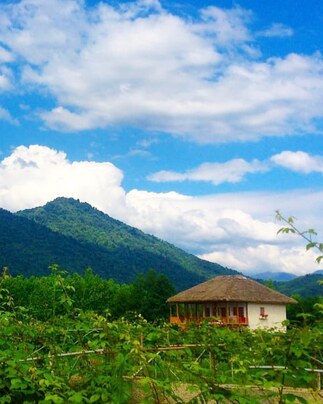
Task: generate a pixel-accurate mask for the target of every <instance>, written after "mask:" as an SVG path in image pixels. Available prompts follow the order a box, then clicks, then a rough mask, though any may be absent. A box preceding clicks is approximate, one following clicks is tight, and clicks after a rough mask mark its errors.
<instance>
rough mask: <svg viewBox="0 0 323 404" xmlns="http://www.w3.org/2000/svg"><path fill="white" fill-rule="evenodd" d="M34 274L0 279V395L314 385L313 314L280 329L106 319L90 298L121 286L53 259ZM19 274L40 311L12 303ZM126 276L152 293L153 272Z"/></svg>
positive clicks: (318, 334) (89, 396) (261, 392)
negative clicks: (44, 272) (309, 320)
mask: <svg viewBox="0 0 323 404" xmlns="http://www.w3.org/2000/svg"><path fill="white" fill-rule="evenodd" d="M40 280H41V282H39V283H37V278H35V277H34V278H27V279H26V278H22V277H17V278H10V277H9V275H8V273H7V271H5V272H4V274H3V276H2V278H1V279H0V362H1V366H0V403H22V402H39V403H65V402H71V403H106V402H111V403H120V404H122V403H128V402H129V401H130V399H131V400H132V402H142V403H144V402H147V403H150V402H155V403H161V402H165V401H166V402H170V401H169V400H170V398H172V399H173V400H174V401H175V402H178V403H181V402H184V401H183V399H182V398H181V395H180V394H179V393H178V387H181V386H188V387H189V389H191V390H192V393H191V394H192V395H193V396H194V397H195V398H194V397H192V398H191V403H193V402H196V403H197V402H201V403H206V402H208V401H210V400H214V401H216V402H235V403H261V402H264V401H265V400H266V399H271V398H273V396H275V397H276V398H278V400H279V401H280V402H281V403H283V402H286V403H287V402H291V401H292V400H294V399H295V397H294V396H293V395H290V393H288V394H287V393H286V392H285V387H286V386H293V387H313V388H315V387H316V378H315V375H314V374H313V373H311V372H308V371H305V370H304V369H305V368H308V369H311V368H315V367H318V364H319V363H322V360H323V358H322V356H323V351H322V347H323V340H322V337H323V333H322V331H323V329H322V321H321V320H320V321H317V322H316V323H315V324H312V325H311V327H310V328H309V326H308V325H305V326H303V325H302V326H298V327H290V328H289V329H288V331H287V332H286V333H283V332H277V331H275V330H271V331H270V332H269V331H264V330H256V331H254V332H252V331H249V330H248V329H244V328H242V329H228V328H225V327H220V326H214V325H211V324H209V323H208V322H204V323H201V324H199V326H196V325H194V324H192V325H191V326H189V327H186V328H185V329H182V328H177V327H174V326H170V325H169V324H168V323H160V324H158V325H157V324H155V325H153V324H152V323H149V322H147V321H146V320H145V319H144V318H143V317H142V316H141V315H137V316H135V315H133V316H132V318H131V320H130V319H126V318H118V319H115V320H113V319H111V315H110V313H109V310H108V311H107V310H102V309H103V307H100V306H97V307H96V308H94V306H93V305H94V303H95V302H97V301H99V300H100V299H101V298H102V297H103V296H104V287H107V288H110V289H107V291H108V292H109V293H108V295H109V299H112V300H113V293H114V292H115V291H118V290H119V291H120V290H121V289H122V285H118V284H116V283H115V282H114V281H113V282H112V283H111V282H110V281H106V280H102V279H100V278H99V277H98V276H96V275H94V274H93V273H92V272H91V271H87V272H86V274H85V275H84V276H83V277H82V276H80V275H78V274H74V275H67V276H66V274H65V273H64V271H61V270H60V268H59V267H57V266H53V267H52V273H51V275H49V276H48V277H42V278H40ZM32 281H33V282H32ZM15 282H17V284H15ZM24 282H26V284H27V285H28V287H26V289H25V291H24V293H27V290H29V291H31V286H35V285H36V284H37V285H38V286H39V285H40V284H43V285H45V286H44V289H42V290H41V293H42V295H41V296H42V298H43V299H45V300H46V297H48V307H47V316H44V318H41V316H40V312H37V311H36V307H32V306H29V307H27V308H24V307H21V306H20V305H19V304H18V301H17V300H16V299H18V296H19V294H16V293H12V291H15V287H23V286H24ZM86 282H88V285H89V286H88V289H86V287H87V285H86ZM136 282H137V285H136V286H133V290H132V291H129V289H128V292H129V296H131V295H132V292H134V291H135V290H136V287H137V288H138V290H137V291H136V293H138V291H139V290H141V288H144V289H146V290H148V289H152V297H153V298H154V299H155V298H156V294H155V293H154V291H156V290H158V287H159V288H160V287H163V286H165V285H167V282H166V280H165V279H163V278H160V276H159V275H158V274H157V273H154V272H150V273H149V274H147V275H146V276H140V277H139V278H138V279H137V281H136ZM80 285H81V287H80ZM14 286H15V287H14ZM126 286H127V288H129V287H130V285H126ZM119 288H121V289H119ZM11 293H12V294H11ZM37 293H38V292H37ZM87 294H89V300H88V301H87V300H86V295H87ZM96 294H98V295H96ZM132 296H133V297H134V298H135V299H137V298H138V296H136V295H135V294H134V295H132ZM26 297H27V295H26V296H25V298H26ZM146 297H147V296H146ZM96 298H97V299H96ZM37 301H38V303H40V297H39V300H37ZM20 303H22V301H21V302H20ZM154 309H155V308H154ZM153 312H154V311H153ZM320 319H321V318H320ZM192 344H193V345H192ZM259 366H267V367H266V368H259ZM274 366H276V367H277V366H280V367H279V368H274ZM232 385H233V386H235V387H232ZM230 386H231V387H230ZM248 386H259V387H260V388H259V389H258V390H255V389H254V388H251V387H248ZM272 388H275V390H272ZM136 397H137V401H136V400H135V399H136ZM194 400H195V401H194ZM299 400H301V402H306V401H304V398H302V397H300V398H299ZM302 400H303V401H302Z"/></svg>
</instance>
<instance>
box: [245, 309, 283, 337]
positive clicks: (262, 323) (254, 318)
mask: <svg viewBox="0 0 323 404" xmlns="http://www.w3.org/2000/svg"><path fill="white" fill-rule="evenodd" d="M261 307H264V309H265V313H266V314H267V317H266V319H261V316H260V308H261ZM248 319H249V327H250V328H251V329H255V328H276V329H278V330H281V331H285V329H286V328H285V327H284V326H283V325H282V322H283V321H284V320H286V306H285V305H281V304H265V303H262V304H258V303H248Z"/></svg>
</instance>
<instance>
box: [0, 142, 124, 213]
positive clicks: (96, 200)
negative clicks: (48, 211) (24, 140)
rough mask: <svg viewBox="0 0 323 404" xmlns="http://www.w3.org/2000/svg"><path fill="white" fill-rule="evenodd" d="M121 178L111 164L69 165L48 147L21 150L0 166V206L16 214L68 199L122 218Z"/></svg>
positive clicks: (16, 151) (14, 152)
mask: <svg viewBox="0 0 323 404" xmlns="http://www.w3.org/2000/svg"><path fill="white" fill-rule="evenodd" d="M122 178H123V174H122V172H121V171H120V170H119V169H118V168H117V167H115V166H114V165H113V164H111V163H95V162H89V161H76V162H70V161H69V160H68V159H67V156H66V154H65V153H64V152H59V151H56V150H53V149H50V148H48V147H45V146H39V145H32V146H29V147H25V146H19V147H17V148H16V149H15V150H14V151H13V152H12V154H11V155H10V156H9V157H7V158H5V159H4V160H3V161H2V162H1V164H0V206H1V207H2V208H6V209H9V210H13V211H16V210H20V209H25V208H30V207H35V206H40V205H43V204H45V203H46V202H48V201H50V200H53V199H55V198H57V197H59V196H65V197H73V198H77V199H80V200H82V201H87V202H89V203H90V204H92V205H93V206H95V207H97V208H98V209H101V210H103V211H105V212H107V211H109V212H110V213H111V214H113V215H115V216H119V214H120V210H122V206H123V202H124V190H123V188H122V187H121V185H120V183H121V181H122ZM106 189H107V190H109V191H108V194H106V191H105V190H106Z"/></svg>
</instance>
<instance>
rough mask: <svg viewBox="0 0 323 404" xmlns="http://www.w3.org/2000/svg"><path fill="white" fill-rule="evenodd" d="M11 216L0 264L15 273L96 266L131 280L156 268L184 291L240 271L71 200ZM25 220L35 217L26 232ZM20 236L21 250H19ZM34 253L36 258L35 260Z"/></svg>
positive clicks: (121, 279)
mask: <svg viewBox="0 0 323 404" xmlns="http://www.w3.org/2000/svg"><path fill="white" fill-rule="evenodd" d="M7 214H9V216H10V215H11V216H12V217H11V219H12V220H13V218H15V220H13V222H14V223H12V226H13V228H12V230H11V237H10V238H7V239H6V243H7V244H8V245H7V247H6V255H4V254H3V244H4V241H3V242H2V241H1V245H0V259H1V261H0V265H2V266H3V265H9V266H10V269H11V272H13V273H28V274H31V273H33V274H38V273H44V272H45V268H47V266H48V265H49V264H51V263H58V264H59V265H61V266H63V267H64V268H65V269H67V270H69V271H78V272H79V271H83V270H84V269H85V268H86V267H89V266H90V267H91V268H92V269H93V270H94V271H95V272H96V273H98V274H99V275H101V276H103V277H106V278H107V277H113V278H114V279H116V280H117V281H119V282H130V281H132V280H133V279H134V278H135V277H136V275H137V274H138V273H141V272H145V271H147V270H148V269H150V268H153V269H155V270H156V271H158V272H162V273H164V274H165V275H167V276H168V277H169V279H170V280H171V282H172V283H173V284H174V285H175V286H176V288H177V289H178V290H181V289H184V288H187V287H190V286H193V285H195V284H197V283H199V282H201V281H203V280H205V279H208V278H211V277H213V276H216V275H220V274H228V275H229V274H235V273H237V272H236V271H233V270H230V269H227V268H224V267H222V266H221V265H218V264H213V263H210V262H208V261H204V260H201V259H199V258H197V257H196V256H194V255H191V254H188V253H186V252H184V251H183V250H181V249H179V248H177V247H175V246H173V245H171V244H169V243H167V242H165V241H162V240H160V239H158V238H156V237H154V236H151V235H147V234H145V233H143V232H142V231H140V230H138V229H136V228H133V227H131V226H128V225H126V224H124V223H122V222H120V221H118V220H115V219H113V218H111V217H110V216H108V215H106V214H104V213H102V212H100V211H99V210H97V209H95V208H93V207H91V206H90V205H89V204H87V203H81V202H79V201H76V200H74V199H71V198H58V199H56V200H55V201H52V202H49V203H47V204H46V205H45V206H43V207H39V208H34V209H29V210H24V211H20V212H18V213H16V214H15V215H13V214H10V213H9V212H7ZM19 220H25V221H26V220H28V221H29V224H28V226H27V225H26V223H27V222H24V223H25V224H24V225H23V226H25V229H24V230H23V232H22V233H21V234H19V231H20V228H21V226H22V225H21V224H20V225H19V224H18V222H19ZM32 224H33V226H32ZM46 231H47V233H46ZM39 232H40V233H41V234H42V236H39ZM45 233H46V234H45ZM3 237H5V236H3ZM56 237H57V238H56ZM17 238H18V239H19V248H17V252H16V253H14V250H15V243H17ZM43 239H45V241H42V240H43ZM64 243H65V244H64ZM62 244H63V245H62ZM67 246H68V247H67ZM44 247H45V248H44ZM31 250H32V251H31ZM24 251H26V252H27V255H26V258H28V262H29V264H28V265H31V268H27V261H26V259H25V258H23V257H22V256H21V257H20V258H19V259H18V258H17V255H20V252H21V255H23V254H24ZM9 252H10V254H11V255H10V254H9ZM8 254H9V255H10V260H9V261H10V262H9V261H8V260H7V261H8V262H7V263H6V262H5V260H3V256H7V257H9V255H8ZM29 257H34V262H33V260H29ZM14 258H16V259H17V261H19V265H18V262H15V260H14ZM37 263H38V264H37Z"/></svg>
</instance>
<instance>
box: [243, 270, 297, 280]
mask: <svg viewBox="0 0 323 404" xmlns="http://www.w3.org/2000/svg"><path fill="white" fill-rule="evenodd" d="M250 276H251V277H252V278H254V279H261V280H264V281H268V280H270V279H271V280H273V281H278V282H286V281H290V280H292V279H295V278H297V276H296V275H293V274H290V273H288V272H262V273H259V274H252V275H250Z"/></svg>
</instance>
